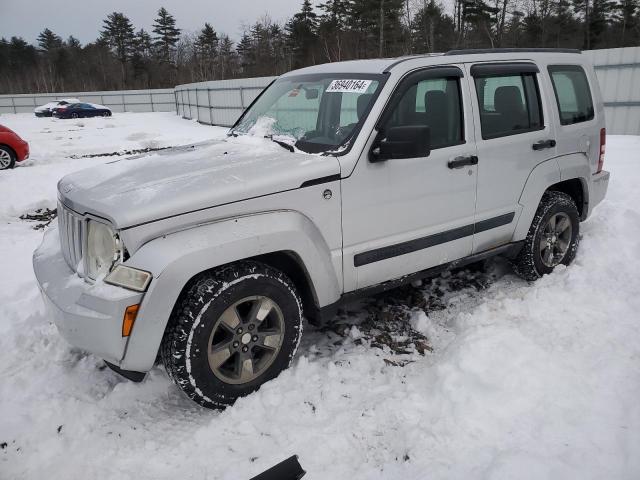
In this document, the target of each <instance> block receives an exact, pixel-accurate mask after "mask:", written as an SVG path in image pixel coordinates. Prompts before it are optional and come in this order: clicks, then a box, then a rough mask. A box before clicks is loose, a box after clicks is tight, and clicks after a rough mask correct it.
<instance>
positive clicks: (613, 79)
mask: <svg viewBox="0 0 640 480" xmlns="http://www.w3.org/2000/svg"><path fill="white" fill-rule="evenodd" d="M583 54H584V55H587V56H589V59H590V60H591V62H592V63H593V66H594V68H595V70H596V75H597V76H598V83H599V84H600V90H601V91H602V96H603V99H604V108H605V115H606V118H607V133H613V134H617V135H640V47H626V48H608V49H603V50H588V51H584V52H583Z"/></svg>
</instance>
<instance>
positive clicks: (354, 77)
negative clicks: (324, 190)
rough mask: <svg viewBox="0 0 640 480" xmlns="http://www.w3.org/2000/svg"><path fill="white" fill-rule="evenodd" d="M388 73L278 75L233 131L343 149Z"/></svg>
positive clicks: (312, 149) (305, 146) (303, 146)
mask: <svg viewBox="0 0 640 480" xmlns="http://www.w3.org/2000/svg"><path fill="white" fill-rule="evenodd" d="M384 79H385V76H384V75H361V74H344V75H336V74H333V75H332V74H326V75H300V76H295V77H285V78H280V79H278V80H276V81H275V82H274V83H273V84H272V85H271V86H270V87H269V88H268V89H267V90H266V91H265V92H264V93H263V94H262V95H261V96H260V98H259V99H258V100H257V101H256V102H255V103H254V104H253V105H252V106H251V107H250V108H249V110H247V111H246V112H245V114H244V115H243V116H242V117H241V118H240V120H239V122H238V123H237V124H236V126H235V127H234V128H233V130H231V132H230V133H231V135H238V134H248V135H255V136H264V137H266V138H271V139H272V140H274V141H277V142H278V143H285V144H287V145H290V146H291V147H295V148H298V149H300V150H302V151H304V152H307V153H324V152H330V151H337V150H340V149H341V147H342V146H344V145H346V144H347V143H348V142H349V141H350V140H351V139H353V138H354V137H355V135H356V134H357V133H358V131H359V129H360V125H361V123H362V121H364V119H365V118H366V115H367V113H368V112H369V109H370V108H371V105H372V104H373V101H374V100H375V98H376V97H377V95H378V93H379V91H380V89H381V87H382V84H383V83H384Z"/></svg>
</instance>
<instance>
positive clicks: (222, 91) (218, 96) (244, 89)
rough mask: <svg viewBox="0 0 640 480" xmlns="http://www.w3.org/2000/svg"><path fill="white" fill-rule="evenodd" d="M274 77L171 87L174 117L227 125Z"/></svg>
mask: <svg viewBox="0 0 640 480" xmlns="http://www.w3.org/2000/svg"><path fill="white" fill-rule="evenodd" d="M275 78H276V77H258V78H241V79H237V80H218V81H212V82H199V83H187V84H185V85H178V86H177V87H176V88H175V102H176V110H177V114H178V115H181V116H182V117H183V118H189V119H195V120H198V121H199V122H200V123H206V124H208V125H221V126H225V127H228V126H231V125H233V124H234V123H235V121H236V119H237V118H238V117H239V116H240V114H241V113H242V112H243V111H244V109H245V108H247V107H248V106H249V105H250V104H251V102H252V101H253V100H254V99H255V98H256V97H257V96H258V95H259V94H260V92H261V91H262V90H264V88H265V87H266V86H267V85H269V84H270V83H271V82H272V81H273V80H274V79H275Z"/></svg>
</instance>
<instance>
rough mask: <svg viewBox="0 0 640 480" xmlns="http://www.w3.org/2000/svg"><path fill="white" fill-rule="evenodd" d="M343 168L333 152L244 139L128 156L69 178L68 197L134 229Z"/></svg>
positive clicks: (62, 191) (63, 192)
mask: <svg viewBox="0 0 640 480" xmlns="http://www.w3.org/2000/svg"><path fill="white" fill-rule="evenodd" d="M339 173H340V164H339V162H338V159H337V158H335V157H332V156H318V155H308V154H305V153H298V152H296V153H292V152H289V151H287V150H286V149H284V148H282V147H281V146H279V145H277V144H275V143H274V142H271V141H269V140H267V139H262V138H256V137H249V136H242V137H237V138H232V137H230V138H228V139H226V140H223V141H215V142H205V143H201V144H197V145H192V146H187V147H178V148H172V149H168V150H163V151H160V152H157V153H154V154H152V155H143V156H134V157H127V158H123V159H120V160H116V161H114V162H109V163H106V164H104V165H100V166H97V167H92V168H88V169H85V170H81V171H79V172H76V173H73V174H71V175H67V176H66V177H64V178H63V179H62V180H60V182H59V183H58V193H59V196H60V199H61V200H62V202H63V203H64V204H65V205H67V206H68V207H69V208H71V209H73V210H75V211H76V212H78V213H81V214H85V213H91V214H93V215H97V216H99V217H102V218H106V219H107V220H109V221H111V222H112V223H113V224H114V225H115V226H116V227H117V228H127V227H131V226H134V225H138V224H141V223H146V222H151V221H154V220H159V219H161V218H166V217H170V216H174V215H179V214H182V213H187V212H191V211H194V210H201V209H205V208H210V207H215V206H218V205H223V204H227V203H233V202H237V201H240V200H246V199H249V198H254V197H260V196H263V195H268V194H273V193H277V192H282V191H286V190H293V189H296V188H299V187H300V186H301V184H302V183H304V182H306V181H308V180H314V179H317V178H321V177H326V176H330V175H336V174H339Z"/></svg>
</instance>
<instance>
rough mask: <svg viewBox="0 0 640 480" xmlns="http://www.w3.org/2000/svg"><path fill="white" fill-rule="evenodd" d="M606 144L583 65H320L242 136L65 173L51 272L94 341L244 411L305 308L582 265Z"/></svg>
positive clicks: (472, 54) (330, 310) (503, 54)
mask: <svg viewBox="0 0 640 480" xmlns="http://www.w3.org/2000/svg"><path fill="white" fill-rule="evenodd" d="M605 133H606V132H605V118H604V106H603V103H602V97H601V95H600V90H599V88H598V82H597V79H596V75H595V72H594V69H593V67H592V66H591V65H590V64H589V61H588V58H586V56H584V55H581V54H580V52H578V51H568V50H559V49H558V50H551V49H528V50H525V49H522V50H520V49H505V50H470V51H464V50H463V51H452V52H448V53H447V54H445V55H438V56H413V57H404V58H399V59H381V60H358V61H351V62H342V63H327V64H324V65H315V66H313V67H308V68H305V69H302V70H297V71H293V72H289V73H287V74H285V75H282V76H281V77H280V78H278V79H277V80H276V81H275V82H273V83H272V84H271V85H270V86H269V87H268V88H267V89H266V90H265V91H264V92H263V93H262V94H261V95H260V96H259V97H258V98H257V99H256V100H255V101H254V103H253V104H252V105H251V106H250V107H249V108H248V109H247V111H245V113H244V114H243V115H242V116H241V117H240V119H239V120H238V121H237V122H236V124H235V125H234V126H233V128H232V129H231V130H230V131H229V136H228V137H227V139H225V140H224V141H221V142H217V143H211V144H208V145H203V146H201V147H195V148H182V149H173V150H166V151H163V152H161V153H158V154H155V155H153V156H147V157H140V158H137V159H136V160H135V161H132V160H131V159H120V160H117V161H114V162H110V163H108V164H104V165H100V166H96V167H93V168H89V169H85V170H81V171H78V172H75V173H73V174H71V175H68V176H66V177H64V178H63V179H62V180H61V181H60V183H58V198H59V201H60V203H59V204H58V210H57V211H58V226H57V229H56V228H55V227H54V228H51V229H49V230H48V231H47V233H46V234H45V238H44V242H43V244H42V246H41V247H40V248H39V249H38V250H36V252H35V254H34V257H33V265H34V269H35V274H36V277H37V279H38V283H39V284H40V288H41V290H42V293H43V294H44V298H45V302H46V304H47V308H48V311H49V315H50V318H52V319H53V321H54V322H55V324H56V325H57V327H58V330H59V331H60V333H61V334H62V335H63V336H64V337H65V338H66V339H67V340H68V341H69V342H70V343H71V344H72V345H75V346H76V347H78V348H81V349H83V350H86V351H89V352H92V353H94V354H95V355H97V356H99V357H101V358H103V359H105V360H106V361H107V362H108V363H107V364H108V365H109V366H110V367H111V368H113V369H114V370H116V371H117V372H119V373H121V374H122V375H125V376H126V377H127V378H130V379H133V380H141V379H142V378H143V377H144V375H145V373H146V372H148V371H149V370H150V369H151V368H152V367H153V365H154V363H155V362H156V359H159V360H161V361H162V363H163V364H164V366H165V368H166V371H167V372H168V374H169V375H170V376H171V378H172V379H173V380H174V381H175V382H176V384H177V385H178V387H179V388H181V389H182V390H183V391H184V392H185V393H186V394H187V395H188V396H189V397H190V398H191V399H193V400H195V401H196V402H198V403H200V404H201V405H204V406H206V407H212V408H223V407H225V406H227V405H231V404H233V402H234V401H235V400H236V399H237V398H238V397H241V396H244V395H248V394H249V393H251V392H253V391H254V390H256V389H257V388H258V387H259V386H260V385H261V384H263V383H264V382H267V381H269V380H271V379H272V378H274V377H276V376H277V375H278V374H279V373H280V372H281V371H282V370H284V369H285V368H287V366H288V365H289V364H290V363H291V361H292V359H293V358H294V355H295V352H296V349H297V348H298V344H299V341H300V336H301V334H302V329H303V323H302V320H303V316H304V317H306V318H307V319H308V320H309V321H310V322H312V323H316V324H321V323H322V322H323V321H330V320H331V319H333V318H334V316H335V312H336V310H337V309H338V307H340V306H342V305H344V304H348V303H349V302H352V301H354V300H356V299H358V298H360V297H361V296H369V295H373V294H375V293H379V292H381V291H383V290H386V289H389V288H392V287H395V286H398V285H401V284H403V283H406V282H411V281H413V280H416V279H419V278H422V277H428V276H430V275H434V274H439V273H441V272H442V271H443V270H444V269H446V268H451V267H459V266H461V265H464V264H466V263H470V262H476V261H479V260H482V259H485V258H487V257H490V256H493V255H498V254H500V255H503V256H505V257H508V258H509V259H511V261H512V263H513V264H514V266H515V270H516V272H517V273H519V274H520V275H521V276H522V277H524V278H526V279H527V280H535V279H537V278H539V277H541V276H543V275H545V274H548V273H551V272H552V271H553V269H554V268H555V267H556V266H558V265H569V264H570V263H571V262H572V260H573V259H574V258H575V256H576V253H577V250H578V243H579V238H580V236H579V233H580V223H581V222H582V221H584V220H586V219H587V218H588V217H589V216H590V215H591V213H592V212H593V209H594V208H595V207H596V206H597V205H598V204H599V203H600V202H601V201H602V200H603V199H604V197H605V194H606V192H607V186H608V183H609V172H607V171H605V170H603V162H604V153H605V138H606V137H605ZM599 218H600V217H599ZM592 259H593V255H592V256H590V257H585V258H583V259H582V263H586V262H589V261H590V260H592ZM559 308H561V306H560V307H559Z"/></svg>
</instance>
